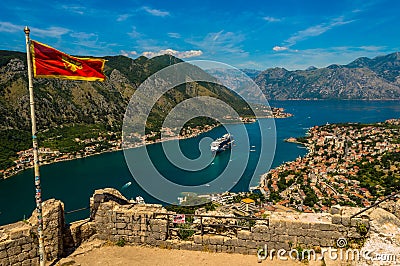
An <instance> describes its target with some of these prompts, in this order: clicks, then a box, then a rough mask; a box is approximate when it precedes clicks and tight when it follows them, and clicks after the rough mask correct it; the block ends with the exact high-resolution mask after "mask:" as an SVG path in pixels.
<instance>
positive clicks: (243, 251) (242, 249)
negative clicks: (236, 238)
mask: <svg viewBox="0 0 400 266" xmlns="http://www.w3.org/2000/svg"><path fill="white" fill-rule="evenodd" d="M235 253H239V254H244V255H248V253H249V252H248V249H247V248H246V247H235Z"/></svg>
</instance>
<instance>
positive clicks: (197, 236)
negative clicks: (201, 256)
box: [193, 235, 203, 244]
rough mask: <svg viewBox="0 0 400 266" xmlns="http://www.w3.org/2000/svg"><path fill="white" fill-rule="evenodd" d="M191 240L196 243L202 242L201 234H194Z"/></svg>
mask: <svg viewBox="0 0 400 266" xmlns="http://www.w3.org/2000/svg"><path fill="white" fill-rule="evenodd" d="M193 241H194V243H196V244H203V236H201V235H194V236H193Z"/></svg>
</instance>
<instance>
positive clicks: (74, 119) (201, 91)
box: [0, 51, 249, 169]
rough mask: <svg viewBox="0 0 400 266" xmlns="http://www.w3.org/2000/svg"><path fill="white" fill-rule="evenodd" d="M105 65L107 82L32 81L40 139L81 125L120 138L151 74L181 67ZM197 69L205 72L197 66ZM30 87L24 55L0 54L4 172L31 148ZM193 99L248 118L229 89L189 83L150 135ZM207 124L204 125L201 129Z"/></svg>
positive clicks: (164, 105) (152, 120)
mask: <svg viewBox="0 0 400 266" xmlns="http://www.w3.org/2000/svg"><path fill="white" fill-rule="evenodd" d="M105 59H107V60H108V61H107V62H106V65H105V74H106V76H107V79H106V81H105V82H87V81H73V80H59V79H34V94H35V102H36V117H37V125H38V131H39V133H41V132H46V130H49V129H53V128H57V127H63V126H72V127H75V129H76V125H79V130H81V131H85V125H87V126H90V127H88V128H86V129H87V130H86V131H88V130H89V131H90V130H91V127H92V126H93V125H101V128H102V129H104V130H107V131H114V132H121V125H122V122H123V117H124V114H125V111H126V107H127V105H128V103H129V100H130V98H131V96H132V95H133V93H134V92H135V90H136V89H137V88H138V86H139V85H140V84H141V83H142V82H143V81H144V80H145V79H146V78H147V77H149V76H150V75H152V74H153V73H155V72H157V71H159V70H161V69H163V68H165V67H167V66H169V65H173V64H176V63H179V62H182V61H181V60H180V59H178V58H175V57H173V56H169V55H163V56H158V57H154V58H151V59H148V58H146V57H143V56H141V57H139V58H137V59H131V58H128V57H124V56H107V57H105ZM193 69H194V70H193ZM193 69H192V70H193V71H202V70H201V69H199V68H196V67H194V66H193ZM204 74H205V73H204ZM205 75H207V74H205ZM27 82H28V78H27V70H26V54H25V53H21V52H10V51H0V120H1V123H0V169H4V168H6V167H7V166H10V164H11V163H12V157H13V155H14V156H15V152H16V151H19V150H23V149H28V148H29V147H30V137H29V135H30V134H29V131H30V109H29V94H28V84H27ZM160 82H161V81H160ZM194 96H210V97H214V98H218V99H220V100H222V102H225V103H230V104H231V106H232V107H233V108H234V109H235V110H236V111H237V112H238V113H239V114H241V115H246V114H248V113H249V108H248V105H247V104H246V103H245V102H244V101H243V100H242V99H241V98H239V97H238V96H237V95H236V94H235V93H233V92H232V91H230V90H228V89H227V88H225V87H222V86H218V85H214V84H210V83H204V82H199V83H198V82H189V83H186V84H182V85H181V86H178V87H176V88H174V89H172V90H169V91H168V92H167V93H165V94H164V95H163V96H162V97H161V98H160V99H159V100H158V101H157V102H156V104H155V105H154V107H153V109H152V111H151V113H150V116H149V119H148V120H147V125H146V129H148V130H149V131H159V130H160V127H161V124H162V121H163V120H164V118H165V116H166V114H168V113H169V110H171V109H172V108H173V107H174V106H176V105H177V104H178V103H180V102H182V101H184V100H185V99H189V98H192V97H194ZM200 120H201V119H200ZM209 122H210V121H208V120H204V119H202V120H201V121H198V123H197V124H202V123H203V124H205V123H209ZM82 125H83V128H82ZM71 130H73V129H71ZM75 131H76V130H75ZM65 135H71V134H68V133H65ZM40 137H41V136H40V134H39V138H40ZM52 137H53V136H52ZM63 137H64V138H66V137H68V136H63ZM39 140H40V139H39ZM42 142H43V141H42ZM10 158H11V159H10ZM10 160H11V161H10ZM4 162H6V163H5V164H4V165H3V163H4Z"/></svg>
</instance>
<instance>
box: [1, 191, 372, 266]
mask: <svg viewBox="0 0 400 266" xmlns="http://www.w3.org/2000/svg"><path fill="white" fill-rule="evenodd" d="M90 208H91V211H90V218H88V219H86V220H82V221H77V222H74V223H71V224H68V225H66V224H65V222H64V205H63V203H62V202H60V201H58V200H55V199H50V200H48V201H45V202H43V223H44V242H45V252H46V260H47V261H55V260H57V259H59V258H61V257H63V256H67V255H69V254H70V253H71V252H73V251H74V250H75V249H76V248H77V247H78V246H79V245H80V244H81V243H82V242H83V241H86V240H88V239H89V238H91V237H92V238H93V237H96V238H98V239H102V240H108V241H112V242H114V243H117V242H119V243H120V244H124V243H131V244H147V245H151V246H158V247H163V248H171V249H188V250H199V251H214V252H228V253H242V254H256V252H257V250H258V249H259V248H261V247H264V245H267V246H268V248H269V249H276V250H277V249H285V250H287V251H288V250H290V249H291V248H297V247H301V248H312V247H334V246H336V243H337V240H338V239H339V238H345V239H347V240H357V239H361V238H363V237H364V235H365V234H366V233H367V231H368V229H369V226H370V225H369V219H368V216H362V218H353V219H351V218H350V216H351V215H352V214H354V213H355V212H356V211H358V210H357V209H354V208H340V207H333V208H332V209H331V213H324V214H305V213H276V212H272V213H266V214H265V216H266V217H265V218H264V219H260V220H256V221H253V222H252V223H251V224H249V226H241V227H237V226H232V225H233V224H235V223H234V222H232V221H234V219H235V218H234V217H229V216H223V217H211V218H210V217H208V218H206V217H202V219H201V224H199V223H198V222H199V221H198V219H197V221H196V220H195V221H193V223H190V224H186V225H187V226H188V227H186V229H188V230H192V229H191V228H195V230H193V231H192V232H191V233H190V234H188V235H186V237H182V235H180V230H181V229H182V228H180V227H177V226H176V224H173V223H172V216H173V214H174V213H170V212H168V211H167V210H166V209H165V208H163V207H162V206H161V205H157V204H134V203H131V202H129V201H128V200H127V199H125V198H124V197H123V196H122V195H121V193H119V192H118V191H117V190H114V189H103V190H97V191H95V193H94V195H93V196H92V197H91V199H90ZM36 224H37V218H36V212H33V214H32V217H31V218H29V219H28V220H26V221H21V222H17V223H14V224H9V225H5V226H0V266H2V265H4V266H5V265H38V262H39V260H38V252H37V249H38V239H37V226H36ZM221 224H224V225H221ZM203 225H204V227H207V226H208V227H210V228H211V227H212V226H215V225H218V226H217V227H214V228H213V229H212V230H207V229H204V228H203ZM199 227H201V230H198V229H199ZM216 228H217V229H216Z"/></svg>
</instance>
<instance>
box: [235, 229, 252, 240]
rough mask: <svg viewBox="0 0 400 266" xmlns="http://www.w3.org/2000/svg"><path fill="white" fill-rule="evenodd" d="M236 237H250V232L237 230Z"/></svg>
mask: <svg viewBox="0 0 400 266" xmlns="http://www.w3.org/2000/svg"><path fill="white" fill-rule="evenodd" d="M237 237H238V238H239V239H246V240H247V239H251V238H252V234H251V232H250V231H247V230H240V231H238V233H237Z"/></svg>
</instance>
